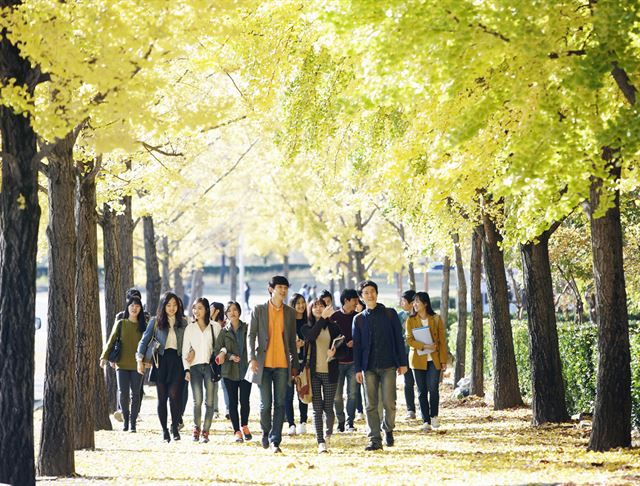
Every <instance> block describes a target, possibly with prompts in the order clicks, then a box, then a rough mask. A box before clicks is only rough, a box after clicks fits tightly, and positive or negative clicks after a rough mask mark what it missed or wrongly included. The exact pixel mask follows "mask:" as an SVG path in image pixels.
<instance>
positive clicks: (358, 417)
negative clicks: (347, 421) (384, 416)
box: [356, 412, 364, 420]
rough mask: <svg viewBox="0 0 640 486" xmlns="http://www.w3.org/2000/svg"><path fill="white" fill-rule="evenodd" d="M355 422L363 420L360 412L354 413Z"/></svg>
mask: <svg viewBox="0 0 640 486" xmlns="http://www.w3.org/2000/svg"><path fill="white" fill-rule="evenodd" d="M356 420H364V414H363V413H362V412H358V413H356Z"/></svg>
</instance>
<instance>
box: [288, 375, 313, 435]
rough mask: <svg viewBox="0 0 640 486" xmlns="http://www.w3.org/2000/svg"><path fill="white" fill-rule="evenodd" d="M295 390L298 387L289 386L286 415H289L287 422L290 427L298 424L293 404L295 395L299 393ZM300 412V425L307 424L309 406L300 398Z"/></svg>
mask: <svg viewBox="0 0 640 486" xmlns="http://www.w3.org/2000/svg"><path fill="white" fill-rule="evenodd" d="M295 388H296V387H295V385H294V384H289V385H288V386H287V403H286V409H285V413H286V415H287V422H289V427H291V426H292V425H295V424H296V418H295V414H294V411H293V402H294V395H297V394H298V393H297V392H296V390H295ZM298 410H300V423H301V424H306V423H307V414H308V410H309V405H307V404H306V403H304V402H303V401H302V400H300V397H298Z"/></svg>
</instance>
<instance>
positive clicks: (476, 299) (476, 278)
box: [469, 225, 484, 397]
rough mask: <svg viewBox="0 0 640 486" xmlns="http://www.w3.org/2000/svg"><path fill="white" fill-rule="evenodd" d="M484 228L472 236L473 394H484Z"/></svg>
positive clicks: (476, 229)
mask: <svg viewBox="0 0 640 486" xmlns="http://www.w3.org/2000/svg"><path fill="white" fill-rule="evenodd" d="M483 238H484V228H483V227H482V225H479V226H476V227H475V229H474V230H473V234H472V236H471V269H470V271H469V274H470V276H471V388H470V393H471V395H476V396H478V397H483V396H484V328H483V314H484V312H483V310H484V309H483V302H482V285H481V284H482V240H483Z"/></svg>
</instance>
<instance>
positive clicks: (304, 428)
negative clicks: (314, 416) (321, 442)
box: [297, 422, 307, 435]
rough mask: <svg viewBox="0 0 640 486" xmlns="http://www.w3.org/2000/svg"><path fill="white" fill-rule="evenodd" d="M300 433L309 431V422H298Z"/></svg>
mask: <svg viewBox="0 0 640 486" xmlns="http://www.w3.org/2000/svg"><path fill="white" fill-rule="evenodd" d="M297 432H298V435H303V434H306V433H307V424H305V423H304V422H301V423H299V424H298V430H297Z"/></svg>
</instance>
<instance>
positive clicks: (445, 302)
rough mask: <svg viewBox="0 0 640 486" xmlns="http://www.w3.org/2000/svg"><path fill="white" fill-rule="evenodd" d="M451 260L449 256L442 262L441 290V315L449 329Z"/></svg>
mask: <svg viewBox="0 0 640 486" xmlns="http://www.w3.org/2000/svg"><path fill="white" fill-rule="evenodd" d="M449 267H451V260H449V257H448V256H445V257H444V260H443V262H442V290H441V292H440V317H442V322H444V325H445V327H446V328H447V329H448V325H447V320H448V317H449V282H450V281H451V269H450V268H449Z"/></svg>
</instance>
